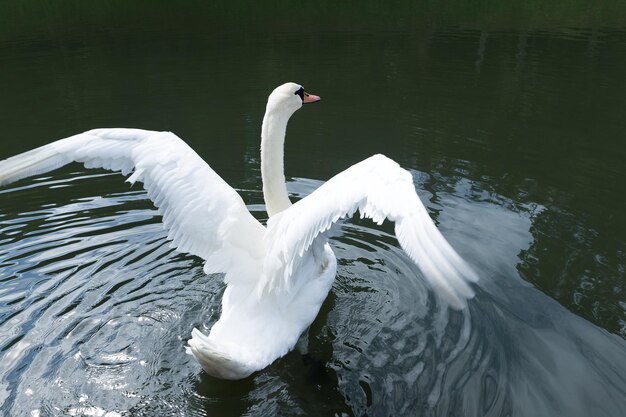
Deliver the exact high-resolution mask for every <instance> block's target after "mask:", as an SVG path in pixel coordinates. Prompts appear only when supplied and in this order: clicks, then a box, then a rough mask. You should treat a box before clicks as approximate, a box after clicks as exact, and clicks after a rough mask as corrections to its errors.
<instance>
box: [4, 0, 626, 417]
mask: <svg viewBox="0 0 626 417" xmlns="http://www.w3.org/2000/svg"><path fill="white" fill-rule="evenodd" d="M335 3H337V2H330V1H320V2H272V3H271V4H263V5H261V4H257V5H253V4H247V3H246V2H230V3H229V5H228V6H226V5H218V4H214V3H212V4H204V3H202V2H193V1H187V2H175V3H171V4H170V3H169V2H133V3H132V4H128V3H127V2H108V3H107V4H106V5H105V4H99V5H85V4H83V2H70V1H66V2H45V1H40V2H35V1H24V2H15V3H14V4H3V5H1V6H0V125H1V126H2V131H1V133H0V137H1V139H0V140H1V143H2V145H3V146H2V147H1V148H0V158H5V157H8V156H11V155H13V154H16V153H19V152H22V151H26V150H28V149H31V148H33V147H36V146H38V145H42V144H44V143H47V142H49V141H51V140H54V139H58V138H62V137H66V136H69V135H71V134H74V133H77V132H81V131H84V130H88V129H91V128H94V127H116V126H119V127H141V128H147V129H154V130H170V131H173V132H175V133H177V134H178V135H179V136H180V137H182V138H184V139H185V140H186V141H187V142H188V143H189V144H190V145H192V147H193V148H194V149H195V150H196V151H197V152H198V153H199V154H200V155H201V156H202V157H203V158H205V160H207V161H208V162H209V163H210V164H211V166H212V167H213V168H214V169H215V170H216V171H217V172H218V173H219V174H220V175H222V177H223V178H224V179H225V180H227V181H228V182H229V183H230V184H232V185H233V186H234V187H235V188H237V189H238V190H239V191H240V192H241V193H242V195H243V197H244V199H245V200H246V202H247V203H248V204H249V205H250V206H249V207H250V209H251V210H252V211H253V212H254V213H255V214H256V215H257V216H259V217H261V218H263V217H264V216H265V215H264V213H263V206H262V202H263V199H262V195H261V180H260V165H259V155H258V154H259V152H258V148H259V140H260V139H259V136H260V123H261V120H262V116H263V111H264V106H265V100H266V98H267V95H268V94H269V92H270V91H271V90H272V89H273V88H274V87H275V86H277V85H279V84H281V83H283V82H285V81H296V82H298V83H301V84H303V85H304V86H305V87H306V88H307V89H308V90H310V91H311V92H313V93H316V94H319V95H320V96H322V98H323V101H322V103H320V104H319V105H317V106H311V107H307V108H305V109H303V110H301V111H300V112H298V113H297V114H296V115H295V116H294V118H293V120H292V121H291V123H290V126H289V129H288V133H287V135H288V136H287V148H286V152H285V159H286V170H287V175H288V177H289V190H290V192H291V193H292V195H293V197H294V198H301V197H303V196H305V195H307V194H308V193H310V192H311V191H312V190H313V189H315V188H316V187H317V186H319V184H321V182H322V181H324V180H326V179H328V178H330V177H331V176H332V175H334V174H336V173H338V172H340V171H342V170H343V169H345V168H346V167H348V166H349V165H351V164H353V163H355V162H358V161H359V160H362V159H363V158H365V157H367V156H370V155H371V154H373V153H378V152H380V153H385V154H386V155H388V156H389V157H391V158H393V159H395V160H396V161H398V162H399V163H400V164H401V165H402V166H404V167H406V168H407V169H409V170H411V172H412V173H413V175H414V179H415V184H416V187H417V189H418V192H419V193H420V196H421V197H422V200H423V201H424V203H425V205H426V206H427V208H428V210H429V212H430V213H431V216H432V217H433V218H434V219H435V220H436V222H437V223H438V225H439V227H440V228H441V230H442V231H443V233H444V234H445V235H446V237H447V238H448V239H449V240H450V241H451V243H452V244H453V245H454V246H455V247H456V248H457V249H458V251H459V252H460V253H461V254H462V255H463V256H464V257H465V258H466V259H467V260H468V261H469V262H470V263H471V264H472V265H473V266H474V267H475V268H476V269H477V270H478V271H479V273H480V275H481V281H480V282H479V284H478V286H477V288H476V291H477V296H476V298H475V299H474V300H473V301H472V302H471V303H470V307H469V309H468V310H466V311H464V312H461V313H459V312H453V311H445V310H442V309H441V308H440V306H439V305H438V304H437V302H436V300H435V299H434V297H433V296H432V294H431V293H430V292H429V289H428V288H427V287H426V286H425V285H424V284H423V283H422V281H421V280H420V279H419V272H418V271H417V270H416V269H415V268H414V267H413V266H411V265H410V263H409V262H408V259H407V258H406V256H405V255H404V254H403V252H402V251H401V250H399V249H398V247H397V243H396V241H395V239H394V238H393V236H392V230H393V229H392V227H391V226H390V225H387V224H385V225H383V226H382V227H375V226H373V225H372V224H370V223H369V222H365V221H360V220H356V219H351V220H348V221H346V222H345V223H344V224H343V226H342V228H341V233H340V234H339V236H338V237H337V238H335V239H334V240H333V247H334V249H335V252H336V253H337V256H338V260H339V268H338V276H337V281H336V283H335V285H334V287H333V289H332V291H331V293H330V295H329V298H328V300H327V302H326V303H325V304H324V306H323V308H322V311H321V313H320V315H319V317H318V318H317V319H316V321H315V322H314V324H313V326H312V328H311V331H310V333H309V337H308V340H309V348H310V351H311V355H312V357H313V358H314V363H310V362H305V361H303V360H302V357H301V355H300V354H299V353H298V352H292V353H290V354H289V355H287V356H286V357H285V358H283V359H281V360H279V361H277V362H276V363H275V364H273V365H272V366H270V367H269V368H268V369H266V370H264V371H262V372H259V373H257V374H255V375H254V376H252V377H251V378H249V379H247V380H245V381H240V382H236V383H232V382H223V381H219V380H215V379H212V378H210V377H208V376H206V375H204V374H203V373H202V372H201V370H200V368H199V366H198V365H197V364H196V363H195V362H194V361H193V360H192V359H191V358H189V357H188V356H186V355H185V354H184V350H183V346H184V344H185V341H186V340H187V338H188V337H189V335H190V331H191V329H192V328H193V327H194V326H200V327H204V328H205V329H208V328H210V326H211V324H212V323H213V322H214V321H215V320H216V318H217V315H218V314H219V303H220V297H221V292H222V291H223V285H222V284H221V282H220V279H219V276H209V277H207V276H205V275H204V274H203V273H202V268H201V266H202V264H201V261H200V260H199V259H196V258H193V257H189V256H186V255H181V254H177V253H175V252H173V251H172V250H171V249H169V248H168V245H167V241H166V240H165V236H166V233H165V232H164V231H163V230H162V229H161V226H160V223H159V222H160V217H158V215H157V214H156V211H155V209H154V208H153V207H152V205H151V204H150V202H149V201H148V200H147V199H146V195H145V193H144V192H143V191H142V190H141V188H140V187H132V188H130V187H129V186H128V185H127V184H124V183H123V180H122V177H120V176H119V175H114V174H106V173H105V172H103V171H95V172H91V171H87V170H85V169H84V168H82V167H80V166H78V165H72V166H69V167H66V168H64V169H61V170H59V171H56V172H54V173H52V174H50V175H45V176H40V177H36V178H34V179H29V180H24V181H21V182H19V183H17V184H14V185H11V186H9V187H5V188H3V189H2V190H0V268H1V269H0V400H1V402H2V406H0V409H1V410H2V413H4V414H6V415H16V416H21V415H41V416H45V415H66V414H70V415H105V413H109V416H113V415H170V414H183V415H276V414H278V415H336V414H339V415H364V414H368V415H424V416H429V415H436V416H447V415H477V416H484V415H493V416H501V415H523V416H544V415H545V416H554V415H568V416H574V415H580V416H589V415H594V416H619V415H622V414H623V410H624V409H625V408H626V377H625V376H624V375H626V341H625V338H626V298H625V295H624V293H625V290H626V281H625V275H626V272H625V268H626V254H625V250H626V219H625V216H624V213H625V211H626V197H625V193H624V192H625V191H626V188H625V185H624V184H625V182H624V178H626V165H625V164H624V162H623V161H624V160H625V159H626V145H625V144H624V131H625V130H626V129H625V128H626V121H625V118H624V113H625V110H626V75H625V74H626V72H625V71H624V68H626V29H624V27H626V7H624V6H623V5H622V2H618V1H613V2H612V1H607V2H602V3H601V4H594V3H593V2H582V1H570V2H558V4H550V5H548V4H543V2H523V3H521V4H516V3H520V2H507V1H504V2H502V1H499V2H496V1H484V2H462V1H452V2H446V3H445V4H442V3H441V2H409V1H395V2H390V3H389V2H384V3H383V2H366V4H365V5H362V4H360V2H341V4H335Z"/></svg>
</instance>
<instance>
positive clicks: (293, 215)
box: [0, 83, 477, 379]
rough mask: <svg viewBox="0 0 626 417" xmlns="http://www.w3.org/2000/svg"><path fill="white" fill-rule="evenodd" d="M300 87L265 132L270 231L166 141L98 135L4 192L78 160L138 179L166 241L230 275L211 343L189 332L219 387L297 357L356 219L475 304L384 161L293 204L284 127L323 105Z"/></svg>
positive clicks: (25, 168) (30, 168)
mask: <svg viewBox="0 0 626 417" xmlns="http://www.w3.org/2000/svg"><path fill="white" fill-rule="evenodd" d="M318 100H319V97H317V96H313V95H310V94H308V93H306V92H305V91H304V89H303V88H302V87H301V86H299V85H297V84H294V83H287V84H284V85H282V86H279V87H278V88H276V89H275V90H274V91H273V92H272V93H271V94H270V96H269V99H268V103H267V108H266V112H265V116H264V118H263V126H262V133H261V161H262V162H261V164H262V166H261V174H262V179H263V194H264V198H265V203H266V208H267V212H268V215H269V220H268V221H267V225H266V226H263V225H262V224H261V223H259V222H258V221H257V220H256V219H255V218H254V217H253V216H252V215H251V214H250V212H249V211H248V210H247V208H246V206H245V204H244V202H243V200H242V199H241V197H240V196H239V195H238V194H237V192H236V191H235V190H234V189H233V188H232V187H230V186H229V185H228V184H227V183H226V182H225V181H224V180H222V179H221V178H220V177H219V176H218V175H217V174H216V173H215V172H214V171H213V170H212V169H211V167H210V166H209V165H208V164H207V163H206V162H205V161H204V160H202V158H200V156H198V154H196V153H195V152H194V151H193V150H192V149H191V148H190V147H189V146H188V145H187V144H186V143H185V142H183V141H182V140H181V139H180V138H178V137H177V136H176V135H174V134H173V133H170V132H154V131H147V130H139V129H95V130H90V131H88V132H85V133H81V134H78V135H75V136H71V137H68V138H65V139H61V140H58V141H56V142H52V143H50V144H48V145H44V146H42V147H40V148H37V149H34V150H31V151H28V152H25V153H23V154H20V155H17V156H14V157H11V158H8V159H6V160H4V161H0V186H2V185H5V184H8V183H11V182H14V181H17V180H19V179H21V178H25V177H27V176H31V175H36V174H40V173H44V172H47V171H51V170H53V169H56V168H59V167H61V166H63V165H65V164H68V163H70V162H73V161H76V162H81V163H84V165H85V167H87V168H105V169H109V170H114V171H121V172H122V174H124V175H128V174H131V173H132V175H130V177H129V178H128V179H127V181H129V182H131V183H134V182H137V181H138V182H142V183H143V185H144V188H145V189H146V191H147V193H148V196H149V198H150V199H151V200H152V201H153V202H154V205H155V206H156V207H157V208H158V210H159V212H160V213H161V214H162V216H163V223H164V226H165V227H166V228H167V229H168V231H169V232H168V239H170V240H171V241H172V245H173V246H174V247H175V248H176V249H177V250H178V251H181V252H187V253H191V254H193V255H196V256H199V257H201V258H203V259H204V260H205V261H206V262H205V264H204V270H205V272H206V273H217V272H219V273H224V281H225V283H226V289H225V291H224V295H223V298H222V311H221V316H220V318H219V320H218V321H217V322H216V323H215V324H214V325H213V327H212V328H211V330H210V333H209V334H208V335H205V334H203V333H202V332H200V331H199V330H197V329H194V330H193V332H192V337H191V339H189V341H188V347H187V351H188V353H190V354H192V355H193V356H194V357H195V358H196V359H197V361H198V362H199V363H200V365H201V366H202V368H203V369H204V370H205V371H206V372H207V373H209V374H210V375H212V376H215V377H218V378H224V379H241V378H245V377H247V376H249V375H250V374H252V373H253V372H255V371H258V370H261V369H263V368H265V367H266V366H268V365H269V364H271V363H272V362H274V361H275V360H276V359H278V358H280V357H282V356H283V355H285V354H286V353H287V352H289V351H290V350H291V349H293V348H294V346H295V345H296V342H297V340H298V338H299V336H300V335H301V334H302V333H303V332H304V331H305V330H306V329H307V327H308V326H309V325H310V324H311V323H312V322H313V320H314V319H315V317H316V316H317V314H318V312H319V309H320V307H321V305H322V303H323V301H324V299H325V298H326V296H327V295H328V292H329V291H330V288H331V286H332V283H333V281H334V279H335V274H336V269H337V261H336V258H335V255H334V253H333V251H332V249H331V247H330V245H329V244H328V235H329V233H328V232H329V230H330V228H331V226H332V225H333V224H334V223H336V222H337V221H338V220H339V219H341V218H343V217H346V216H352V215H353V214H354V213H355V212H356V211H357V210H358V211H359V212H360V213H361V216H362V217H368V218H371V219H372V220H374V221H375V222H377V223H382V221H383V220H385V219H389V220H391V221H394V222H395V231H396V235H397V237H398V240H399V242H400V245H401V246H402V248H403V249H404V250H405V251H406V252H407V254H408V256H409V257H410V258H411V259H412V260H413V261H414V262H415V263H416V264H417V265H418V266H419V268H420V269H421V271H422V272H423V275H424V277H425V278H426V279H427V280H428V281H429V282H430V283H431V284H432V286H433V287H434V288H435V289H436V290H437V292H438V293H439V294H440V295H442V296H443V298H444V299H445V300H447V302H448V303H449V304H450V305H451V306H453V307H455V308H463V307H464V306H465V305H466V300H467V299H469V298H471V297H472V296H473V295H474V293H473V291H472V289H471V287H470V285H469V283H471V282H475V281H476V280H477V276H476V274H475V273H474V272H473V271H472V269H471V268H470V267H469V266H468V265H467V264H466V263H465V262H464V261H463V260H462V259H461V258H460V257H459V255H458V254H457V253H456V252H455V251H454V249H453V248H452V247H451V246H450V245H449V244H448V243H447V241H446V240H445V238H444V237H443V236H442V235H441V233H440V232H439V231H438V230H437V228H436V227H435V225H434V223H433V222H432V220H431V219H430V217H429V216H428V213H427V211H426V209H425V208H424V206H423V205H422V203H421V201H420V199H419V197H418V196H417V194H416V193H415V188H414V185H413V181H412V176H411V174H410V173H409V172H408V171H406V170H404V169H402V168H400V166H399V165H398V164H397V163H395V162H394V161H392V160H390V159H389V158H386V157H385V156H383V155H375V156H372V157H370V158H368V159H366V160H364V161H362V162H360V163H358V164H355V165H353V166H352V167H350V168H348V169H347V170H345V171H343V172H342V173H340V174H338V175H336V176H335V177H333V178H332V179H330V180H329V181H327V182H326V183H325V184H323V185H322V186H320V187H319V188H318V189H317V190H315V191H314V192H313V193H312V194H311V195H309V196H307V197H306V198H304V199H302V200H300V201H298V202H297V203H295V204H293V205H292V204H291V201H290V200H289V196H288V194H287V188H286V185H285V177H284V172H283V149H284V140H285V132H286V128H287V122H288V120H289V118H290V117H291V115H292V114H293V113H294V112H295V111H296V110H298V109H299V108H300V107H301V106H302V105H303V104H305V103H310V102H314V101H318Z"/></svg>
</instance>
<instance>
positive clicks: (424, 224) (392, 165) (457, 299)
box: [259, 155, 478, 308]
mask: <svg viewBox="0 0 626 417" xmlns="http://www.w3.org/2000/svg"><path fill="white" fill-rule="evenodd" d="M356 210H359V211H360V213H361V216H362V217H369V218H371V219H372V220H373V221H375V222H377V223H378V224H381V223H382V222H383V221H384V220H385V219H389V220H391V221H394V222H395V231H396V236H397V238H398V241H399V242H400V245H401V246H402V248H403V249H404V250H405V251H406V253H407V254H408V255H409V257H410V258H411V259H412V260H413V261H414V262H415V263H416V264H417V265H418V267H419V268H420V269H421V271H422V272H423V274H424V276H425V277H426V279H427V280H428V281H429V282H430V283H431V284H432V286H433V287H434V288H435V289H436V290H437V291H438V292H439V293H440V294H442V295H443V296H444V297H445V298H446V299H447V300H448V301H449V302H450V304H451V305H452V306H453V307H456V308H462V307H464V306H465V304H466V300H467V299H468V298H471V297H472V296H473V295H474V292H473V291H472V289H471V288H470V286H469V282H475V281H477V279H478V277H477V275H476V274H475V273H474V271H473V270H472V268H471V267H470V266H469V265H468V264H467V263H466V262H465V261H463V259H461V257H460V256H459V255H458V254H457V253H456V252H455V250H454V249H453V248H452V247H451V246H450V244H449V243H448V242H447V241H446V239H445V238H444V237H443V236H442V235H441V233H440V232H439V230H438V229H437V227H436V226H435V224H434V223H433V221H432V220H431V219H430V217H429V215H428V212H427V211H426V208H425V207H424V205H423V204H422V202H421V201H420V199H419V197H418V196H417V194H416V193H415V187H414V186H413V179H412V176H411V174H410V173H409V172H408V171H406V170H404V169H402V168H401V167H400V166H399V165H398V164H397V163H396V162H394V161H392V160H391V159H389V158H387V157H385V156H383V155H375V156H372V157H370V158H368V159H366V160H364V161H362V162H360V163H358V164H356V165H353V166H352V167H350V168H348V169H347V170H345V171H343V172H342V173H340V174H338V175H336V176H335V177H333V178H331V179H330V180H329V181H328V182H326V183H324V184H323V185H322V186H320V187H319V188H318V189H317V190H315V191H314V192H313V193H311V194H310V195H309V196H307V197H305V198H304V199H302V200H300V201H298V202H297V203H296V204H294V205H293V206H291V207H289V208H288V209H286V210H285V211H283V212H281V213H279V214H278V215H276V216H274V217H271V218H270V220H269V222H268V235H267V238H266V239H267V240H266V248H267V251H268V253H267V256H266V260H265V264H264V270H263V276H262V279H261V281H260V282H259V290H260V291H267V292H272V291H280V290H281V289H282V290H289V288H290V287H291V286H292V285H293V281H294V280H295V279H297V277H296V276H294V274H295V273H296V271H297V269H298V265H299V262H300V260H301V259H302V255H303V254H304V253H305V252H306V251H307V250H308V249H309V248H310V247H311V245H312V244H313V243H314V242H315V241H316V239H318V238H319V237H320V236H321V235H323V234H324V232H326V231H328V230H329V229H330V227H331V226H332V225H333V223H335V222H336V221H337V220H339V219H340V218H342V217H345V216H352V215H353V214H354V213H355V212H356ZM322 238H323V237H322Z"/></svg>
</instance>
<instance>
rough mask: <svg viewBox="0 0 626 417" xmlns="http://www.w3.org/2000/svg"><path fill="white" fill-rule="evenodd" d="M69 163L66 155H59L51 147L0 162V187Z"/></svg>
mask: <svg viewBox="0 0 626 417" xmlns="http://www.w3.org/2000/svg"><path fill="white" fill-rule="evenodd" d="M70 162H71V159H70V158H69V157H68V156H67V155H63V154H60V153H59V152H58V151H57V150H56V149H55V148H54V147H53V146H50V145H44V146H41V147H39V148H36V149H33V150H30V151H28V152H24V153H22V154H19V155H16V156H13V157H11V158H8V159H5V160H4V161H0V186H4V185H7V184H10V183H12V182H15V181H19V180H21V179H22V178H26V177H30V176H33V175H38V174H43V173H44V172H48V171H52V170H55V169H57V168H60V167H62V166H63V165H66V164H68V163H70Z"/></svg>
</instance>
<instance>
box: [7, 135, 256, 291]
mask: <svg viewBox="0 0 626 417" xmlns="http://www.w3.org/2000/svg"><path fill="white" fill-rule="evenodd" d="M72 161H75V162H82V163H84V164H85V167H86V168H105V169H109V170H112V171H121V172H122V174H124V175H128V174H129V173H130V172H133V174H132V175H131V176H130V177H129V178H128V180H127V181H129V182H131V183H132V182H135V181H137V182H142V183H143V186H144V188H145V189H146V191H147V192H148V197H150V199H151V200H152V201H153V202H154V205H155V206H156V207H157V208H158V210H159V212H160V213H161V214H162V215H163V224H164V226H165V228H166V229H168V238H169V239H170V240H172V243H173V246H174V247H175V248H176V249H177V250H178V251H180V252H187V253H191V254H193V255H196V256H200V257H201V258H203V259H205V260H206V261H207V262H206V263H205V266H204V269H205V271H206V272H207V273H209V272H225V273H226V276H225V279H226V280H228V279H229V278H242V279H243V278H244V277H256V276H257V271H258V269H259V268H260V265H261V264H262V260H263V255H264V248H263V237H264V235H265V228H264V227H263V226H262V225H261V224H260V223H259V222H258V221H257V220H256V219H255V218H254V217H253V216H252V215H251V214H250V212H249V211H248V210H247V208H246V205H245V204H244V202H243V200H242V199H241V197H240V196H239V194H237V192H236V191H235V190H234V189H233V188H232V187H230V186H229V185H228V184H227V183H226V182H225V181H224V180H223V179H222V178H220V176H219V175H217V174H216V173H215V171H213V169H211V167H210V166H209V165H208V164H207V163H206V162H205V161H204V160H203V159H202V158H201V157H200V156H199V155H198V154H197V153H196V152H194V151H193V149H191V148H190V147H189V146H188V145H187V144H186V143H185V142H184V141H183V140H182V139H180V138H179V137H178V136H176V135H174V134H173V133H171V132H154V131H150V130H140V129H94V130H90V131H88V132H85V133H81V134H78V135H74V136H71V137H69V138H65V139H61V140H58V141H56V142H52V143H49V144H47V145H44V146H41V147H39V148H37V149H33V150H31V151H28V152H25V153H23V154H20V155H16V156H13V157H11V158H8V159H6V160H3V161H0V186H2V185H5V184H9V183H11V182H14V181H17V180H19V179H21V178H25V177H28V176H31V175H35V174H41V173H44V172H48V171H52V170H53V169H56V168H59V167H61V166H63V165H66V164H69V163H70V162H72ZM242 259H246V260H248V261H247V262H245V261H242Z"/></svg>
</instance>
